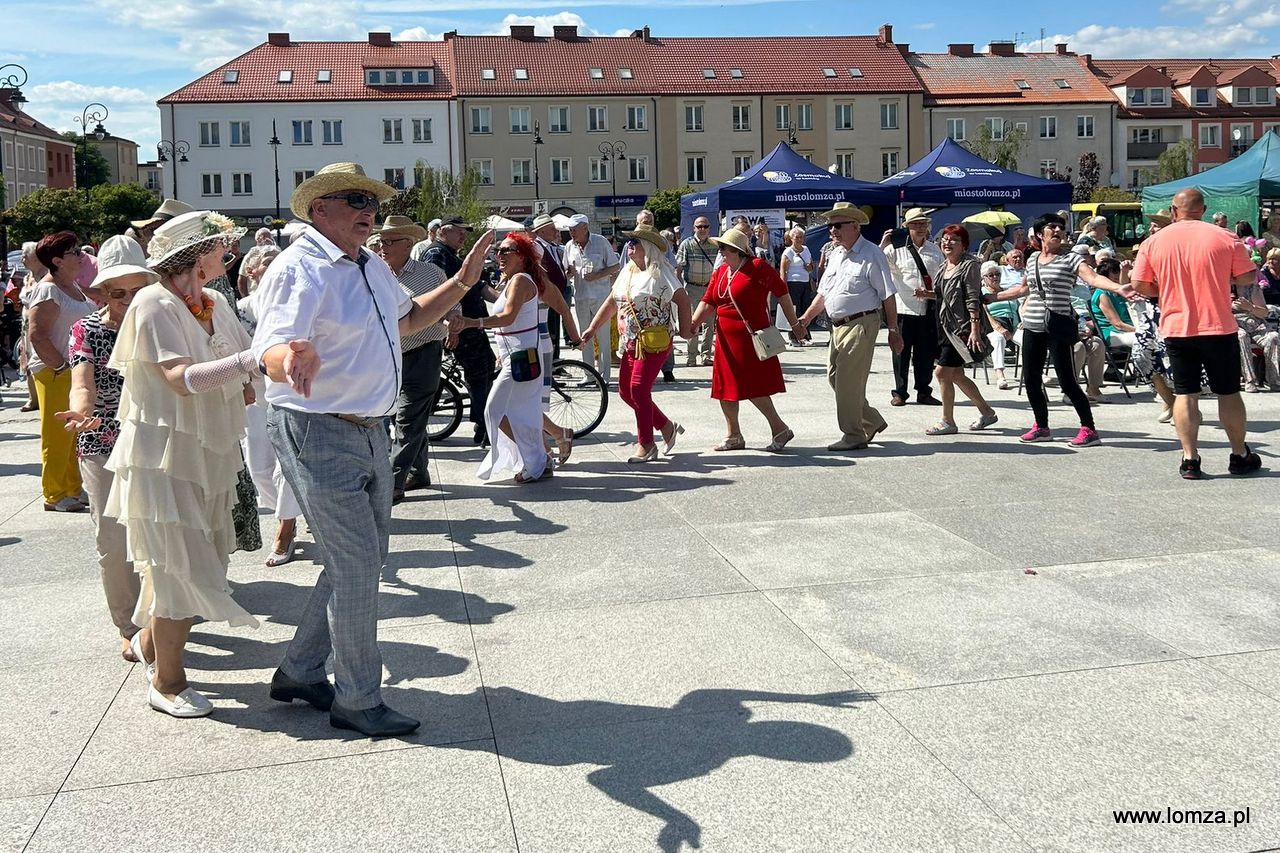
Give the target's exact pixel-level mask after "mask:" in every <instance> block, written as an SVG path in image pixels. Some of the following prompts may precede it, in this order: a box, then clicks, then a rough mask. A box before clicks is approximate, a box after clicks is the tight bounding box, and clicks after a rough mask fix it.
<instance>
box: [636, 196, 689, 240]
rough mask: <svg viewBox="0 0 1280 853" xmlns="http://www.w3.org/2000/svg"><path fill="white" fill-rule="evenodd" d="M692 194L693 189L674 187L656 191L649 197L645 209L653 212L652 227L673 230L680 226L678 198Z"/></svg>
mask: <svg viewBox="0 0 1280 853" xmlns="http://www.w3.org/2000/svg"><path fill="white" fill-rule="evenodd" d="M691 192H693V187H676V188H674V189H669V190H658V191H657V192H655V193H654V194H653V195H651V196H649V200H648V201H647V202H645V209H646V210H651V211H653V224H654V227H655V228H657V229H658V230H659V231H661V230H662V229H663V228H674V227H676V226H677V225H679V224H680V196H682V195H688V194H689V193H691Z"/></svg>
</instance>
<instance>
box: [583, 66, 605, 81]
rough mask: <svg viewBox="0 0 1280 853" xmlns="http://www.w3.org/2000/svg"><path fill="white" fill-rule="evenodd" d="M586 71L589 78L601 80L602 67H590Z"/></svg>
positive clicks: (602, 77) (602, 75)
mask: <svg viewBox="0 0 1280 853" xmlns="http://www.w3.org/2000/svg"><path fill="white" fill-rule="evenodd" d="M587 73H588V74H589V75H590V76H591V79H592V80H603V79H604V69H603V68H592V69H590V70H589V71H588V72H587Z"/></svg>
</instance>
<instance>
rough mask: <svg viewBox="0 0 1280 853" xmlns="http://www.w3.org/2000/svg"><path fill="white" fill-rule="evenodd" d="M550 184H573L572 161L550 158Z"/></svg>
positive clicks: (563, 158)
mask: <svg viewBox="0 0 1280 853" xmlns="http://www.w3.org/2000/svg"><path fill="white" fill-rule="evenodd" d="M551 183H553V184H571V183H573V161H572V160H570V159H569V158H568V157H552V158H551Z"/></svg>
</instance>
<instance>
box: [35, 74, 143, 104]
mask: <svg viewBox="0 0 1280 853" xmlns="http://www.w3.org/2000/svg"><path fill="white" fill-rule="evenodd" d="M30 97H31V99H32V100H34V101H74V102H76V103H88V102H89V101H103V102H104V103H107V104H113V103H128V104H154V103H155V102H156V98H155V96H154V95H152V94H148V93H147V92H144V91H142V90H141V89H133V88H127V87H124V86H88V85H85V84H84V83H77V82H75V81H74V80H61V81H58V82H56V83H41V84H40V85H38V86H34V87H32V89H31V96H30Z"/></svg>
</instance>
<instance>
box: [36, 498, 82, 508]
mask: <svg viewBox="0 0 1280 853" xmlns="http://www.w3.org/2000/svg"><path fill="white" fill-rule="evenodd" d="M44 511H45V512H84V511H85V505H84V504H82V503H80V501H78V500H76V499H75V498H73V497H70V496H68V497H65V498H63V499H62V500H60V501H58V502H57V503H56V504H45V505H44Z"/></svg>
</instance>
